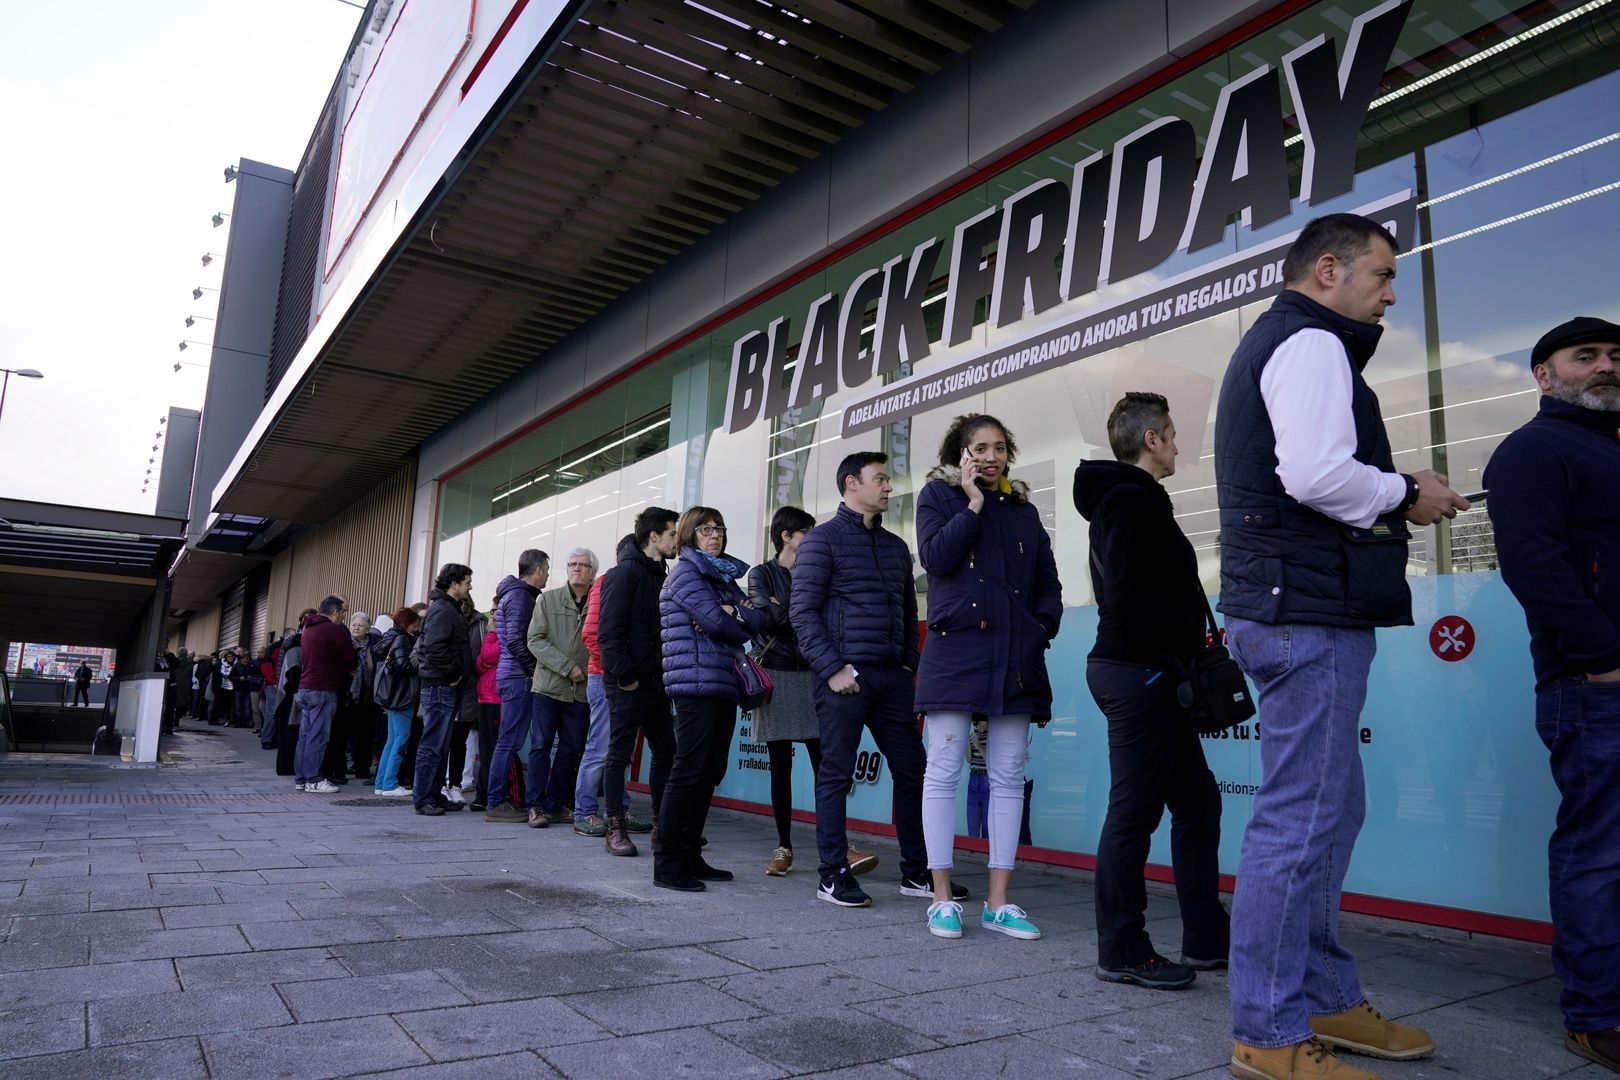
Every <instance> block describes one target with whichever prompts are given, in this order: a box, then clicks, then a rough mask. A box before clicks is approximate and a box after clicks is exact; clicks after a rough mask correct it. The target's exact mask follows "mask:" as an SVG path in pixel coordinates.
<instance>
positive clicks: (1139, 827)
mask: <svg viewBox="0 0 1620 1080" xmlns="http://www.w3.org/2000/svg"><path fill="white" fill-rule="evenodd" d="M1086 682H1087V684H1088V685H1089V686H1090V688H1091V696H1092V697H1094V698H1095V699H1096V700H1097V705H1098V707H1099V708H1101V709H1102V711H1103V715H1105V716H1106V717H1107V718H1108V768H1109V773H1110V774H1111V779H1112V782H1111V784H1110V786H1109V789H1108V816H1107V818H1106V819H1105V820H1104V821H1103V827H1102V836H1101V837H1100V838H1099V840H1098V841H1097V877H1096V904H1097V962H1098V963H1099V964H1101V965H1102V966H1104V967H1135V966H1137V965H1140V964H1142V963H1144V962H1146V961H1147V959H1148V958H1149V957H1151V956H1152V955H1153V942H1152V941H1151V940H1149V938H1148V934H1147V928H1146V923H1145V912H1146V910H1147V888H1146V886H1145V885H1144V884H1143V880H1142V873H1143V870H1144V869H1145V868H1146V866H1147V858H1148V848H1149V846H1150V845H1151V843H1152V839H1153V831H1154V830H1155V829H1157V828H1158V827H1159V822H1160V820H1161V819H1162V818H1163V817H1164V810H1165V808H1166V807H1169V809H1170V862H1171V865H1172V867H1173V868H1174V869H1175V873H1176V899H1177V901H1178V902H1179V903H1180V906H1181V926H1182V945H1181V948H1182V953H1183V955H1185V956H1191V957H1195V958H1196V959H1199V960H1216V959H1224V958H1225V957H1226V955H1227V952H1228V951H1229V950H1230V947H1231V922H1230V919H1229V918H1228V916H1227V913H1226V909H1225V908H1224V907H1222V906H1221V900H1220V862H1219V854H1220V853H1219V848H1220V843H1221V793H1220V789H1219V788H1217V787H1216V786H1215V774H1214V773H1212V772H1210V771H1209V765H1208V764H1207V763H1206V762H1205V761H1204V747H1203V745H1202V744H1201V743H1200V742H1199V739H1198V733H1197V732H1195V731H1193V729H1192V727H1191V725H1189V724H1188V723H1187V719H1186V716H1185V714H1184V713H1183V712H1182V710H1181V707H1180V706H1179V705H1178V704H1177V703H1176V698H1175V689H1174V686H1173V684H1172V683H1171V679H1170V677H1169V676H1168V675H1165V674H1164V673H1163V672H1160V671H1158V670H1157V669H1155V668H1151V667H1148V666H1147V665H1145V664H1130V663H1120V662H1115V661H1111V660H1092V661H1090V662H1088V663H1087V664H1086Z"/></svg>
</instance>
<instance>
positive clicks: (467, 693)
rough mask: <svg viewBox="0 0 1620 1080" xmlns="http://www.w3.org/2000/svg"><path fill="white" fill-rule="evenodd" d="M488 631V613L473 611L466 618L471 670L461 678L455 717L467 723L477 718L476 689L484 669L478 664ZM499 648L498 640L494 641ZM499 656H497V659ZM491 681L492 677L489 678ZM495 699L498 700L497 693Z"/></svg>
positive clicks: (477, 689)
mask: <svg viewBox="0 0 1620 1080" xmlns="http://www.w3.org/2000/svg"><path fill="white" fill-rule="evenodd" d="M489 632H490V621H489V615H487V614H485V613H484V612H482V611H476V610H475V611H474V612H473V613H472V614H471V615H470V616H468V618H467V648H468V649H469V650H471V652H472V658H473V664H472V670H471V671H469V672H468V673H467V677H466V678H465V679H462V680H461V703H460V704H459V705H458V706H457V707H456V708H457V711H456V719H457V720H461V721H466V722H468V723H472V722H475V721H476V720H477V719H478V691H479V684H480V682H481V681H482V680H483V677H484V670H483V668H481V667H479V666H478V660H479V657H480V654H481V653H482V652H483V649H484V637H485V635H487V634H488V633H489ZM496 644H497V648H499V642H497V643H496ZM498 659H499V658H498V657H497V660H498ZM491 681H493V678H492V679H491ZM495 700H496V701H499V700H500V696H499V695H497V696H496V698H495Z"/></svg>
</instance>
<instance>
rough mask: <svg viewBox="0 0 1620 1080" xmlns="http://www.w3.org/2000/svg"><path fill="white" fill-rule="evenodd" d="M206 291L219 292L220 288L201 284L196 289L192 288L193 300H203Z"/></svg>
mask: <svg viewBox="0 0 1620 1080" xmlns="http://www.w3.org/2000/svg"><path fill="white" fill-rule="evenodd" d="M205 292H219V290H218V289H215V288H212V287H210V286H208V285H199V286H197V287H196V288H195V289H192V290H191V298H192V299H193V300H201V299H202V294H203V293H205Z"/></svg>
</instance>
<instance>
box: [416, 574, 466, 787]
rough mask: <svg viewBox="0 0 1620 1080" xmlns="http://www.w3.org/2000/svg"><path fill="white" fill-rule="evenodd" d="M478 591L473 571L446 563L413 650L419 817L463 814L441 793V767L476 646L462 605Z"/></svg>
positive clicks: (434, 585)
mask: <svg viewBox="0 0 1620 1080" xmlns="http://www.w3.org/2000/svg"><path fill="white" fill-rule="evenodd" d="M471 592H472V567H470V566H463V565H462V564H461V563H445V564H444V565H443V566H442V567H440V568H439V574H438V576H437V577H436V578H434V579H433V591H432V592H430V593H428V610H427V616H426V617H425V618H424V619H423V620H422V633H421V634H420V635H419V636H418V637H417V639H416V646H415V648H413V649H412V650H411V660H412V663H414V664H415V665H416V673H417V675H418V676H419V677H420V678H421V680H422V693H421V699H420V700H421V710H422V738H421V739H420V740H419V741H418V742H417V744H416V779H415V782H414V783H413V784H412V785H411V787H412V790H413V792H414V799H413V801H414V802H415V803H416V812H417V813H418V814H421V815H423V816H424V817H440V816H442V815H443V814H444V812H445V811H447V810H460V809H462V804H461V803H457V802H451V801H450V800H449V799H447V798H445V797H444V795H442V794H441V793H440V792H439V788H438V782H437V781H438V775H439V762H440V761H441V760H442V759H443V757H444V752H445V749H446V747H447V745H448V740H449V738H450V720H451V717H452V716H454V715H455V711H456V701H457V700H458V699H459V698H460V697H461V693H460V691H459V690H457V689H456V687H457V686H459V685H460V683H461V680H462V679H464V678H466V677H467V675H468V673H469V672H470V671H471V670H472V661H473V657H472V646H471V645H470V644H469V643H468V641H467V620H466V618H464V617H463V616H462V614H461V602H462V601H463V600H465V599H467V596H468V594H469V593H471Z"/></svg>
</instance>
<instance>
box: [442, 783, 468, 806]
mask: <svg viewBox="0 0 1620 1080" xmlns="http://www.w3.org/2000/svg"><path fill="white" fill-rule="evenodd" d="M444 797H445V798H446V799H449V800H450V801H451V802H453V803H461V804H463V805H466V802H467V800H466V799H463V798H462V797H461V789H460V788H457V787H446V788H445V789H444Z"/></svg>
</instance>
